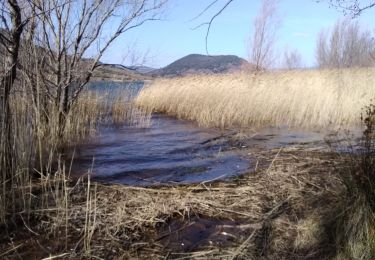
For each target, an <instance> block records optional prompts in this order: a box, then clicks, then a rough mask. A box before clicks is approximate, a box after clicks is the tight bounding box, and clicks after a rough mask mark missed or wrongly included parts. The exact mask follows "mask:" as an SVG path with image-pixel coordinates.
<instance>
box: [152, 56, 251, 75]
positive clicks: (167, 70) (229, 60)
mask: <svg viewBox="0 0 375 260" xmlns="http://www.w3.org/2000/svg"><path fill="white" fill-rule="evenodd" d="M244 64H247V61H246V60H244V59H242V58H240V57H237V56H235V55H217V56H207V55H200V54H190V55H187V56H185V57H183V58H181V59H179V60H176V61H175V62H173V63H171V64H169V65H168V66H166V67H164V68H162V69H158V70H154V71H152V72H151V73H152V74H156V75H159V76H180V75H185V74H195V73H225V72H229V71H232V70H236V69H239V68H240V67H241V66H243V65H244Z"/></svg>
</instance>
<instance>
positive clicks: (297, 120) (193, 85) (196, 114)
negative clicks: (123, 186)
mask: <svg viewBox="0 0 375 260" xmlns="http://www.w3.org/2000/svg"><path fill="white" fill-rule="evenodd" d="M373 75H374V68H363V69H341V70H297V71H276V72H265V73H256V74H249V73H246V72H242V73H233V74H226V75H204V76H186V77H181V78H174V79H158V80H155V81H154V82H153V83H152V84H151V85H150V86H149V87H148V88H145V89H143V91H142V92H141V93H140V95H139V96H138V98H137V103H138V105H139V106H140V107H142V108H144V109H146V110H148V111H155V112H162V113H166V114H169V115H172V116H175V117H177V118H183V119H188V120H194V121H196V122H198V124H200V125H202V126H210V127H212V126H214V127H221V128H231V127H241V128H247V127H267V126H270V125H272V126H285V125H286V126H289V127H297V128H301V127H302V128H318V129H327V128H331V129H332V128H333V129H339V128H344V129H347V128H352V127H353V126H358V125H360V124H361V120H360V116H359V115H360V114H361V110H362V109H363V107H364V106H366V105H368V104H369V103H370V101H371V99H372V98H373V97H374V96H375V89H374V87H373V86H375V78H374V77H373ZM322 93H324V94H322Z"/></svg>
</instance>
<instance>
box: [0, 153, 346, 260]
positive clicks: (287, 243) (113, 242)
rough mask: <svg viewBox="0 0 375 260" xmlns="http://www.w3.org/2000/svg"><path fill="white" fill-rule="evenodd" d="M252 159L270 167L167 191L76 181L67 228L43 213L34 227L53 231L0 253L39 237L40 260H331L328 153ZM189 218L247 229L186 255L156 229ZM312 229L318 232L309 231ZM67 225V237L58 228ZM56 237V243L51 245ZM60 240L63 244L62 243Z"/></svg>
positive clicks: (23, 251)
mask: <svg viewBox="0 0 375 260" xmlns="http://www.w3.org/2000/svg"><path fill="white" fill-rule="evenodd" d="M253 155H254V154H253ZM256 158H258V160H260V161H261V165H268V166H269V167H265V168H263V169H261V170H259V171H258V172H257V173H255V174H248V175H246V176H243V177H241V178H238V179H236V180H234V181H233V182H216V183H211V184H209V183H202V184H197V185H187V186H179V187H169V188H168V187H158V188H137V187H127V186H120V185H111V186H105V185H100V184H98V185H97V186H92V185H91V188H89V189H90V190H91V192H88V186H87V182H85V183H81V182H80V183H78V184H77V185H75V186H72V187H71V188H69V190H68V192H69V194H70V197H69V198H70V200H69V203H68V204H69V207H68V208H67V212H66V215H67V216H68V221H67V222H66V223H67V225H68V226H67V227H66V226H65V225H64V224H63V223H62V224H61V225H59V226H57V227H56V226H54V225H55V223H56V220H54V216H56V212H53V211H51V212H50V214H43V215H44V221H43V223H44V225H41V224H40V223H39V224H38V225H37V226H34V227H33V229H34V231H35V232H41V231H42V230H46V229H47V228H46V227H48V226H49V227H51V230H55V231H54V232H53V233H51V235H45V236H39V237H38V236H35V235H33V234H30V232H26V233H28V234H27V235H26V237H27V238H28V239H25V238H24V239H20V240H17V241H13V248H15V247H16V246H19V248H15V249H14V250H13V251H12V250H11V249H12V247H11V246H8V247H4V245H6V243H2V244H3V247H2V248H1V249H0V255H1V254H2V253H3V252H7V251H9V250H10V252H8V254H7V256H8V257H11V256H15V255H16V253H15V251H17V252H18V254H19V255H21V256H22V257H30V256H32V255H33V254H34V255H35V251H38V248H40V246H39V245H38V242H36V241H39V244H42V245H43V247H44V249H46V252H44V253H40V257H42V256H46V255H52V256H53V255H64V256H65V257H67V258H69V257H73V258H74V257H76V258H79V257H85V256H86V257H95V258H102V259H110V258H117V259H129V258H132V259H165V258H178V259H274V258H276V257H277V258H278V259H301V258H303V259H329V258H331V257H332V256H333V255H334V254H335V252H334V250H333V249H332V244H331V242H332V241H331V240H330V238H329V236H328V235H327V234H329V232H325V231H324V230H325V228H326V227H327V226H329V223H330V221H331V220H332V219H331V213H332V209H333V208H334V207H335V205H336V204H337V201H338V200H339V198H340V192H341V190H342V186H341V185H340V182H339V181H338V179H337V178H336V175H335V173H334V172H333V169H334V167H333V163H332V160H331V157H330V155H329V154H324V153H321V152H317V151H313V150H310V151H309V150H306V149H305V150H301V149H300V148H298V147H295V148H293V147H292V148H288V149H284V150H281V151H280V150H274V151H269V152H260V153H257V154H256ZM85 194H89V195H87V196H88V197H86V195H85ZM45 216H48V218H45ZM194 216H199V217H210V218H215V219H229V220H230V219H234V220H240V221H241V223H242V224H240V226H239V227H238V228H240V229H243V230H245V231H246V232H244V233H243V234H242V235H240V234H239V233H233V235H234V236H235V238H233V241H232V242H231V243H229V245H227V246H225V247H221V246H215V245H212V246H210V245H203V244H202V245H201V246H198V247H197V248H196V249H194V250H193V251H191V252H183V251H178V250H177V251H176V250H173V249H171V248H169V247H168V246H166V245H165V244H163V243H162V241H161V240H160V230H165V226H167V225H168V224H169V223H171V221H172V220H174V219H183V221H185V222H186V223H189V221H190V219H192V218H193V217H194ZM312 216H314V217H312ZM88 222H90V225H87V223H88ZM85 223H86V225H85ZM306 223H309V224H306ZM317 226H318V227H319V230H320V231H319V234H315V232H316V230H317V228H316V227H317ZM84 227H87V228H88V229H87V230H86V229H84ZM66 229H67V230H68V235H67V236H65V233H64V232H62V230H66ZM40 230H41V231H40ZM52 234H54V235H52ZM87 234H89V236H87ZM30 237H32V239H31V238H30ZM51 238H54V239H51ZM57 238H58V239H59V245H56V244H55V243H53V240H56V239H57ZM46 239H47V240H46ZM48 239H49V240H48ZM301 239H304V241H301ZM65 241H67V242H66V243H67V247H64V246H61V245H62V244H64V242H65ZM230 241H231V240H230ZM8 245H11V243H10V242H9V243H8ZM30 248H34V250H31V249H30ZM85 248H86V250H84V249H85ZM87 248H89V253H90V255H88V254H87V253H88V251H87ZM39 251H40V249H39Z"/></svg>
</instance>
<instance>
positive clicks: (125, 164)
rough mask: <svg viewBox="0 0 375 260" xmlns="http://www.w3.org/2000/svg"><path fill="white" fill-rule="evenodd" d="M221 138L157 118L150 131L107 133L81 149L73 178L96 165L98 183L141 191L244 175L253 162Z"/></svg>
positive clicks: (191, 125) (211, 131)
mask: <svg viewBox="0 0 375 260" xmlns="http://www.w3.org/2000/svg"><path fill="white" fill-rule="evenodd" d="M221 134H222V133H221V132H220V131H218V130H214V129H204V128H199V127H197V126H196V124H194V123H193V122H189V121H182V120H177V119H173V118H168V117H165V116H161V115H154V116H153V118H152V121H151V126H150V127H149V128H144V129H134V128H133V127H131V126H122V127H119V128H106V129H103V130H102V131H101V133H100V135H99V136H98V137H97V138H95V139H93V140H90V142H88V143H86V144H83V145H80V146H79V147H77V148H76V151H75V155H74V162H75V163H74V168H73V174H74V175H75V176H79V175H82V174H84V173H85V172H87V171H88V169H90V167H91V165H93V166H94V167H93V171H92V172H93V173H92V177H93V179H95V180H97V181H102V182H108V183H121V184H128V185H138V186H152V185H160V184H163V185H173V184H187V183H200V182H204V181H210V180H214V179H224V178H228V177H231V176H236V175H240V174H243V173H244V172H246V170H247V169H248V168H249V161H248V160H246V159H244V158H243V157H241V156H240V154H238V153H235V152H233V151H227V149H226V148H228V145H227V143H226V142H225V140H224V139H221V141H220V139H219V141H217V140H216V141H214V142H207V141H208V140H215V139H217V137H218V136H220V135H221Z"/></svg>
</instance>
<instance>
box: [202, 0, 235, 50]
mask: <svg viewBox="0 0 375 260" xmlns="http://www.w3.org/2000/svg"><path fill="white" fill-rule="evenodd" d="M233 1H234V0H228V1H227V2H226V3H225V5H224V6H223V7H222V8H221V9H220V10H219V11H218V12H216V13H215V14H214V16H212V17H211V19H210V21H209V22H206V23H202V24H200V25H198V26H197V27H195V29H197V28H199V27H202V26H204V25H207V31H206V37H205V41H206V53H207V55H209V53H208V36H209V34H210V30H211V26H212V23H213V22H214V20H215V19H216V18H217V17H218V16H219V15H220V14H221V13H222V12H223V11H224V10H225V9H226V8H227V7H228V6H229V5H230V4H231V3H232V2H233ZM214 3H215V1H214V2H213V3H212V4H211V6H212V5H213V4H214ZM211 6H208V7H211ZM206 9H207V8H206ZM206 11H207V10H203V12H202V13H204V12H206Z"/></svg>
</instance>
